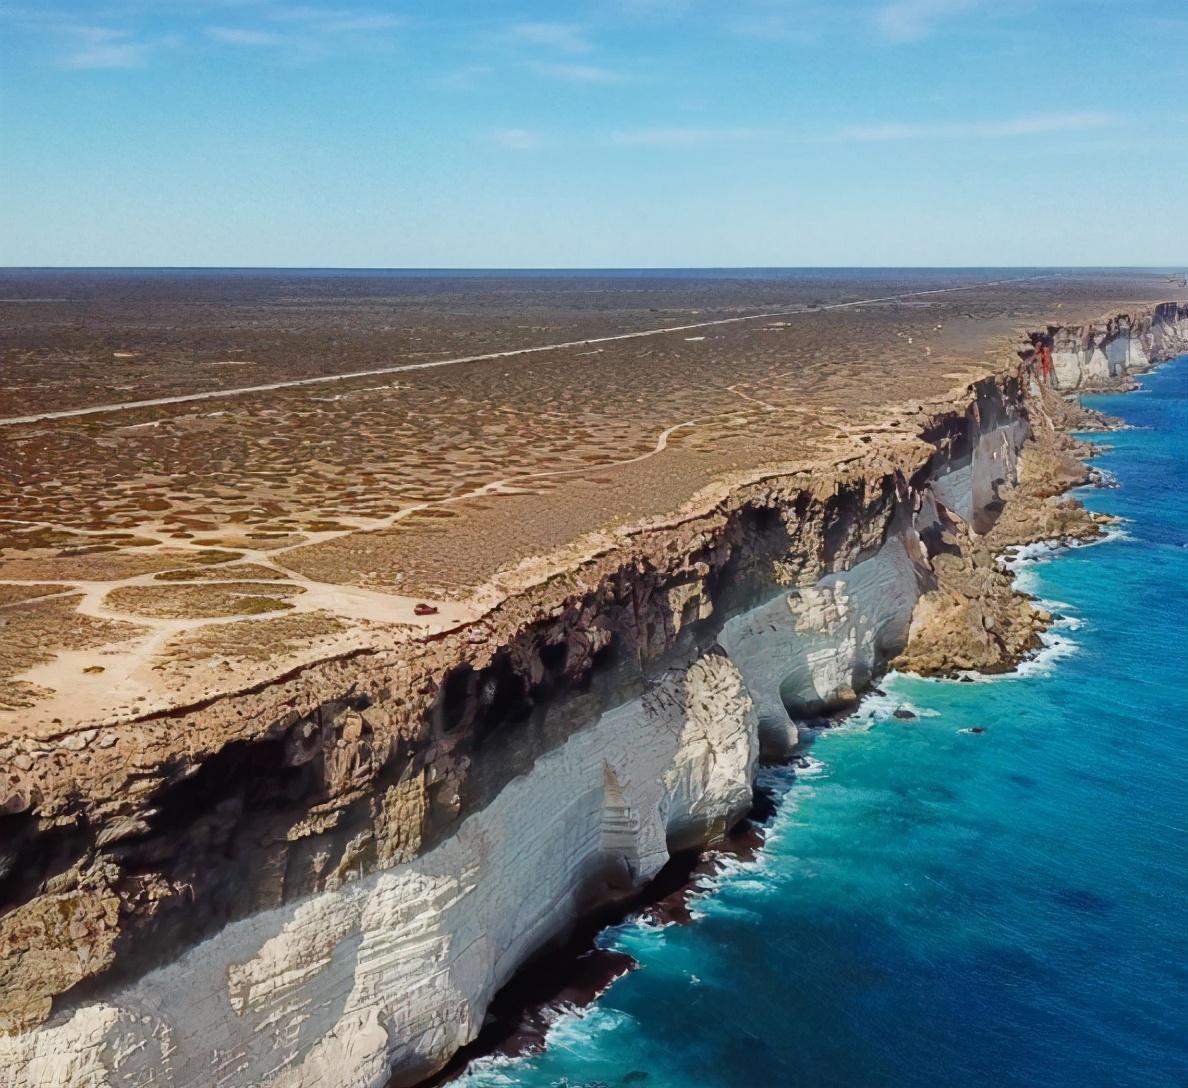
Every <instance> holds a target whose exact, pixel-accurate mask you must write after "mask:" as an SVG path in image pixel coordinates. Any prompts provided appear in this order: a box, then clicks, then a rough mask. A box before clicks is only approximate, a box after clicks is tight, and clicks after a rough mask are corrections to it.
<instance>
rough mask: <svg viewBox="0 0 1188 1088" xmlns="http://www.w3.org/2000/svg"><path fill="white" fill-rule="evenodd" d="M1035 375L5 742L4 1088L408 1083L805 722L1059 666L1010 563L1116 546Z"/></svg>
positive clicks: (1128, 359)
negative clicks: (456, 587)
mask: <svg viewBox="0 0 1188 1088" xmlns="http://www.w3.org/2000/svg"><path fill="white" fill-rule="evenodd" d="M1032 343H1033V344H1035V345H1037V348H1038V347H1040V346H1043V345H1047V346H1048V347H1049V348H1050V350H1051V352H1052V361H1053V366H1054V373H1055V379H1056V380H1055V382H1054V384H1055V385H1056V386H1057V388H1060V389H1066V388H1081V387H1084V386H1086V385H1096V384H1100V380H1101V379H1100V377H1099V371H1101V369H1102V362H1101V360H1102V359H1103V358H1104V359H1105V361H1106V365H1107V369H1106V377H1108V378H1109V379H1110V380H1113V381H1115V382H1117V381H1120V380H1125V378H1126V377H1127V375H1128V374H1129V373H1130V372H1131V371H1132V370H1134V369H1141V368H1142V367H1145V366H1147V365H1150V364H1151V363H1152V362H1155V361H1158V360H1159V359H1162V358H1166V357H1170V356H1172V355H1174V354H1178V353H1180V352H1183V351H1185V350H1188V307H1185V306H1183V305H1182V304H1180V305H1176V304H1171V305H1169V306H1162V307H1158V308H1156V309H1155V310H1154V311H1152V312H1151V313H1149V314H1141V315H1136V316H1134V317H1128V318H1125V319H1123V318H1117V319H1114V320H1113V321H1111V322H1108V323H1105V324H1104V325H1103V326H1102V327H1101V329H1099V328H1098V327H1097V326H1087V327H1083V328H1078V329H1062V328H1049V329H1048V330H1046V331H1045V332H1042V333H1037V334H1035V335H1034V336H1033V337H1032ZM1023 356H1024V358H1023V362H1022V363H1021V364H1020V361H1019V356H1018V355H1017V354H1014V353H1013V352H1010V351H1008V352H1005V353H1004V356H1003V358H1002V359H1001V360H1000V365H999V366H998V367H997V368H995V369H992V368H987V373H986V374H985V376H983V377H982V378H980V379H978V380H976V381H974V382H972V383H968V384H963V385H961V386H960V387H959V388H957V389H955V390H953V391H951V392H950V393H949V394H947V395H946V396H944V397H942V398H940V399H938V401H936V402H935V403H933V404H929V405H926V406H919V405H915V406H910V407H905V408H903V409H902V410H901V411H899V412H889V413H888V419H887V425H886V427H885V429H884V430H882V431H881V432H879V433H877V434H874V435H866V436H864V440H863V439H857V440H856V441H855V443H854V446H853V448H852V449H849V450H847V451H844V453H842V454H839V457H838V459H837V460H836V461H835V462H834V463H833V464H832V465H831V466H821V465H817V466H812V468H811V469H808V468H805V467H803V466H788V467H786V468H782V469H779V468H777V469H772V470H771V471H767V472H764V473H762V474H756V475H755V476H753V477H752V478H746V479H731V480H726V481H723V482H721V483H719V484H717V485H714V487H712V488H709V489H707V491H706V492H704V493H703V494H702V495H701V496H699V497H698V500H697V501H696V502H695V503H693V504H691V505H690V507H689V508H687V509H685V510H683V511H681V512H679V513H678V514H676V515H674V516H673V517H672V518H670V519H668V520H667V521H665V522H663V523H652V524H649V525H647V526H642V527H640V528H639V529H638V530H637V531H635V532H633V533H630V534H622V535H620V536H619V537H618V538H616V539H614V540H612V541H608V542H604V543H603V544H602V545H601V546H597V547H591V548H590V549H589V551H588V552H587V554H585V555H584V556H582V557H581V558H580V559H578V560H575V561H573V562H569V563H567V564H565V565H559V566H557V567H556V568H555V569H553V570H552V571H551V572H550V573H549V574H548V576H547V577H545V578H543V579H541V580H539V581H536V582H535V583H533V584H531V585H529V586H527V587H525V588H524V590H523V591H522V592H520V593H518V594H515V595H512V596H509V597H508V598H507V599H505V600H504V601H503V602H502V603H501V604H499V605H497V606H496V607H494V608H492V609H491V611H489V612H488V613H487V614H486V615H485V616H483V617H482V618H481V619H480V620H478V621H476V622H474V623H469V624H466V625H463V626H462V627H460V628H458V629H457V630H454V631H452V632H449V633H446V634H444V635H441V636H439V637H436V638H434V639H432V640H426V641H425V642H422V643H418V644H414V645H412V646H409V647H401V648H398V649H390V650H383V651H381V650H375V651H359V652H355V653H352V654H350V655H347V656H344V657H341V658H338V659H335V660H332V661H328V662H323V663H321V664H318V665H315V666H311V667H309V668H307V669H303V670H300V671H298V672H297V673H295V674H294V675H291V676H288V677H281V678H277V679H276V680H275V681H273V682H270V683H267V684H263V685H261V686H260V687H259V688H258V689H256V690H252V691H248V692H242V693H239V694H238V695H236V696H234V697H229V698H220V699H215V700H211V701H210V702H208V703H205V704H200V705H195V706H191V707H183V708H178V709H177V710H175V711H174V712H172V713H171V714H168V715H159V716H157V717H154V718H150V719H145V720H141V721H137V722H133V723H122V724H116V725H111V726H99V725H96V726H90V725H78V726H75V727H72V728H64V729H63V731H62V733H61V734H60V735H59V736H57V737H55V738H52V739H51V740H44V739H39V740H37V741H35V742H34V741H29V740H23V739H20V738H17V739H13V740H10V741H6V742H4V745H3V751H0V766H2V767H3V768H4V772H3V776H2V777H0V783H2V784H3V786H4V789H3V791H2V796H0V801H3V811H4V812H5V815H3V816H2V817H0V832H2V837H0V842H2V844H3V845H2V847H0V849H2V851H3V853H2V854H0V878H2V881H3V884H2V893H3V904H4V907H3V909H4V913H3V914H2V915H0V1028H2V1029H3V1030H4V1031H5V1032H6V1033H7V1034H5V1035H4V1036H3V1037H0V1085H3V1086H4V1088H10V1086H11V1088H33V1086H36V1088H48V1086H49V1085H80V1086H81V1085H87V1086H95V1088H100V1086H121V1088H123V1086H131V1085H138V1086H139V1085H152V1084H156V1085H170V1086H194V1088H197V1086H206V1085H210V1084H220V1085H244V1084H252V1085H275V1086H281V1088H299V1086H300V1088H308V1086H312V1085H315V1084H333V1085H335V1086H340V1088H348V1086H350V1088H354V1086H363V1085H381V1084H384V1083H386V1082H387V1080H388V1078H389V1077H390V1076H392V1075H393V1073H394V1074H395V1075H396V1077H397V1079H398V1081H399V1082H403V1083H412V1082H414V1081H416V1080H417V1079H419V1078H421V1077H423V1076H425V1075H426V1074H428V1073H430V1072H431V1071H432V1070H434V1069H436V1068H438V1067H440V1065H442V1064H443V1063H444V1062H445V1061H446V1060H447V1059H448V1058H449V1056H450V1055H451V1054H452V1053H453V1052H454V1050H456V1049H457V1048H458V1047H459V1046H461V1045H462V1044H463V1043H465V1042H466V1041H467V1040H468V1039H470V1038H472V1037H473V1036H474V1035H475V1034H476V1033H477V1031H478V1029H479V1027H480V1026H481V1023H482V1018H483V1014H484V1011H485V1008H486V1005H487V1003H488V1002H489V1001H490V998H491V996H492V995H493V994H494V992H495V991H496V990H497V989H498V988H499V987H500V986H501V985H503V984H504V983H505V982H506V981H507V980H508V979H509V978H510V977H511V975H512V974H513V973H514V972H515V970H516V969H517V968H518V967H519V966H520V965H521V964H522V963H523V962H524V961H525V960H526V959H527V958H528V957H529V956H530V955H531V954H532V953H534V952H535V951H538V950H539V949H540V948H541V947H542V946H543V945H545V944H546V943H547V942H548V941H550V940H552V939H556V938H558V937H559V936H561V935H562V934H563V933H564V932H565V930H566V928H567V927H568V926H569V925H570V924H572V922H573V921H574V920H575V919H576V918H577V917H579V916H580V915H581V914H582V913H583V912H585V911H587V910H589V909H590V908H592V907H593V906H595V905H597V904H599V903H605V902H607V901H608V900H610V899H613V898H615V897H618V896H625V895H628V894H630V893H631V892H632V891H634V890H635V889H637V888H638V887H639V886H640V885H641V884H642V883H644V882H646V881H647V880H648V879H649V878H650V877H652V876H653V875H654V874H655V873H656V872H657V871H658V869H659V868H660V867H661V866H662V865H663V863H664V861H665V860H666V859H667V858H668V856H669V851H670V850H672V849H676V848H681V847H687V846H691V845H693V846H695V845H700V844H705V843H710V842H713V841H714V840H715V839H716V838H719V837H720V836H721V835H723V834H724V833H725V831H726V830H727V829H728V828H729V827H730V826H731V825H732V824H733V823H734V822H735V821H737V820H738V819H739V818H741V816H742V815H743V814H744V813H745V812H746V810H747V808H748V805H749V800H750V791H751V780H752V776H753V771H754V767H755V764H756V761H757V759H758V758H759V756H760V754H761V753H762V754H763V755H766V756H771V757H777V756H780V755H783V754H786V753H787V752H788V751H789V750H790V749H791V747H792V746H793V745H794V744H795V740H796V721H797V719H804V718H811V717H815V716H817V715H821V714H826V713H831V712H834V711H836V710H839V709H844V708H845V707H846V706H847V705H849V704H850V703H852V702H853V700H854V699H855V698H856V697H857V694H858V693H859V692H860V691H861V690H862V689H863V688H864V687H866V686H867V685H869V684H870V682H871V681H872V679H873V678H874V677H876V676H877V675H878V674H879V672H880V671H882V670H884V669H885V668H886V667H887V666H888V665H889V664H890V663H892V662H895V663H896V664H898V665H900V666H901V667H911V668H916V669H918V670H919V671H924V672H944V671H951V670H954V669H959V668H987V669H993V668H1001V667H1006V666H1007V665H1009V664H1010V663H1011V662H1012V661H1013V660H1016V659H1017V658H1018V657H1019V656H1020V655H1021V654H1024V653H1026V652H1028V650H1030V649H1033V648H1034V647H1035V646H1036V645H1037V644H1038V636H1039V632H1040V631H1041V630H1042V628H1043V625H1044V623H1045V622H1046V617H1045V616H1044V615H1043V614H1042V613H1041V612H1038V611H1037V610H1036V609H1035V608H1034V607H1033V606H1032V605H1031V604H1030V603H1029V602H1028V601H1026V600H1025V599H1024V598H1022V597H1020V596H1019V595H1017V594H1015V593H1014V592H1013V591H1012V590H1011V588H1010V584H1009V580H1008V578H1007V576H1006V575H1005V574H1003V573H1002V572H1001V571H999V570H997V568H996V566H995V564H994V561H993V558H994V555H995V553H996V552H997V551H1000V550H1001V548H1002V547H1005V546H1006V545H1008V544H1011V543H1018V542H1022V541H1023V540H1029V539H1040V538H1043V537H1050V536H1078V535H1088V534H1091V533H1094V532H1096V531H1097V527H1096V526H1095V525H1094V524H1093V523H1092V521H1091V519H1089V518H1088V516H1087V515H1085V514H1084V512H1083V511H1081V510H1080V508H1079V507H1078V506H1076V505H1075V504H1072V503H1070V502H1069V501H1067V500H1063V501H1062V500H1059V499H1057V498H1056V497H1055V496H1056V495H1058V493H1059V491H1061V490H1062V489H1063V488H1065V487H1067V486H1068V485H1069V484H1071V483H1074V482H1077V481H1078V480H1081V479H1084V475H1083V471H1082V470H1080V469H1079V468H1078V465H1077V462H1076V459H1075V453H1076V448H1075V445H1074V444H1073V443H1071V442H1070V441H1069V440H1067V439H1066V438H1065V437H1064V435H1063V431H1062V427H1063V426H1064V425H1065V423H1066V419H1065V413H1066V412H1067V408H1066V406H1065V405H1064V404H1063V402H1062V401H1060V400H1059V398H1058V397H1057V396H1056V395H1055V394H1053V393H1052V391H1051V390H1050V389H1048V388H1045V387H1044V386H1043V384H1042V383H1041V382H1040V381H1039V380H1037V368H1036V365H1035V357H1033V356H1032V354H1031V353H1030V352H1029V351H1028V350H1026V349H1025V350H1024V351H1023ZM1110 368H1114V369H1110ZM178 735H183V736H186V737H190V738H192V741H191V742H190V744H189V747H188V751H186V753H185V755H184V756H179V755H178V754H177V748H178V746H177V743H176V737H177V736H178Z"/></svg>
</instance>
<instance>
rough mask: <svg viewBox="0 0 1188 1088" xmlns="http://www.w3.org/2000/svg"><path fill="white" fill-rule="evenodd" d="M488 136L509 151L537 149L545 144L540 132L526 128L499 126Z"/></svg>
mask: <svg viewBox="0 0 1188 1088" xmlns="http://www.w3.org/2000/svg"><path fill="white" fill-rule="evenodd" d="M488 138H489V139H490V140H491V142H492V143H495V144H498V145H499V146H500V147H503V148H506V149H507V150H508V151H536V150H538V149H540V148H542V147H544V145H545V138H544V137H543V136H542V135H541V134H540V133H539V132H533V131H532V130H531V129H526V128H498V129H495V131H494V132H491V133H488Z"/></svg>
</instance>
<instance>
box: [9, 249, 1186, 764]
mask: <svg viewBox="0 0 1188 1088" xmlns="http://www.w3.org/2000/svg"><path fill="white" fill-rule="evenodd" d="M1168 279H1169V277H1168V276H1166V275H1163V274H1159V273H1154V272H1135V273H1133V274H1129V273H1116V272H1110V273H1105V272H1102V273H1094V272H1084V271H1077V272H1068V273H1061V272H1052V271H1042V272H1035V271H1028V270H1017V271H1002V270H981V271H979V270H969V271H945V272H911V271H904V272H898V273H897V272H855V273H845V272H841V271H822V272H817V273H804V272H801V273H796V274H784V275H781V274H775V273H773V274H759V273H756V274H753V275H747V274H745V273H734V274H718V275H713V274H695V273H694V274H691V273H681V274H674V275H666V274H664V273H645V274H632V275H623V274H619V275H615V274H606V275H599V274H595V273H591V274H583V275H571V276H567V275H555V274H554V275H515V274H509V275H499V274H486V275H481V276H479V275H449V274H445V273H443V274H440V275H415V276H414V275H403V274H401V275H397V274H383V273H320V272H269V273H263V272H261V273H255V272H251V271H243V272H233V273H220V272H216V271H193V272H188V271H176V272H168V271H165V272H146V273H137V272H134V271H119V272H116V271H112V272H103V271H99V272H84V271H79V272H67V271H61V272H54V271H46V272H37V271H22V272H14V271H9V272H4V273H2V274H0V281H2V282H0V314H2V317H3V320H2V321H0V350H2V356H0V358H2V369H0V626H2V627H3V638H2V639H0V730H3V731H8V732H12V731H20V732H23V733H26V734H29V733H33V734H43V735H46V736H51V735H54V734H57V733H59V732H61V731H62V730H63V729H64V728H66V729H69V728H72V727H75V726H78V725H80V724H84V723H87V724H90V723H94V724H98V723H101V722H104V721H116V720H122V721H128V720H129V719H135V718H137V717H140V716H145V715H149V714H154V713H159V712H161V711H162V710H167V709H169V708H170V707H171V706H174V705H181V704H192V703H194V702H195V701H196V700H202V699H209V698H211V697H213V696H216V695H219V694H223V693H230V692H234V691H236V690H239V689H242V688H245V687H247V686H249V685H252V684H258V683H260V682H262V681H266V680H267V679H269V678H270V677H271V676H275V675H281V674H285V673H288V672H290V671H292V670H293V669H295V668H299V667H300V666H302V665H304V664H307V663H310V662H312V661H316V660H319V659H322V658H326V657H328V656H332V655H335V654H341V653H343V652H344V651H346V650H349V649H351V648H355V647H360V646H367V645H377V644H383V645H389V646H390V645H392V644H393V643H398V642H402V641H407V640H415V639H424V638H427V637H433V636H435V635H437V634H439V633H440V632H442V631H443V630H446V629H450V628H454V627H456V626H458V625H459V624H463V623H465V622H467V621H470V620H473V619H475V618H476V617H478V616H479V615H481V614H482V613H483V611H484V610H485V609H488V608H490V607H491V606H492V605H493V604H494V603H496V602H497V601H499V600H501V599H503V598H504V597H505V596H506V595H507V594H508V593H509V592H513V591H514V590H515V589H516V588H517V587H518V586H522V585H525V584H528V583H530V582H531V581H533V580H534V579H537V578H539V577H541V576H542V575H543V574H544V573H546V572H547V571H549V570H550V569H556V568H557V566H558V564H562V565H563V563H564V559H565V556H566V554H572V553H574V550H575V549H576V550H578V551H582V550H587V551H588V550H589V549H590V548H591V547H596V546H598V544H599V542H600V541H602V542H605V541H606V540H609V539H612V538H613V536H614V534H615V533H617V532H624V531H629V530H631V529H632V528H637V527H640V526H643V525H646V524H647V523H648V522H649V520H654V519H658V518H663V517H664V516H665V515H671V514H674V513H676V512H678V511H679V510H680V509H681V508H682V506H684V505H685V504H687V503H689V502H690V501H691V500H693V499H694V497H695V496H696V495H697V494H698V493H699V492H700V491H702V489H704V488H706V487H707V486H708V485H710V484H711V483H713V482H714V481H716V480H720V479H722V478H724V477H725V476H727V475H730V474H740V473H741V474H747V473H754V472H755V471H757V470H762V469H764V468H765V467H766V466H777V465H779V466H787V465H789V464H801V465H803V466H805V467H811V466H812V465H813V464H815V463H821V462H822V461H829V462H830V463H831V464H832V463H833V461H835V460H836V459H837V458H838V457H840V456H844V454H845V452H846V450H848V449H850V447H851V446H852V444H853V443H854V442H855V441H859V442H860V441H862V437H863V435H864V433H868V432H870V431H872V430H879V429H885V428H886V427H888V426H891V427H894V426H897V425H898V424H897V422H896V419H897V418H900V417H898V416H897V413H896V411H895V410H893V409H895V408H897V407H902V408H905V409H907V410H908V411H909V412H910V411H911V410H912V408H913V407H915V408H919V406H920V405H921V404H923V403H925V402H927V401H928V400H929V398H932V397H935V396H937V395H938V394H941V393H943V392H944V391H945V390H947V389H950V388H952V387H953V386H955V385H958V384H959V383H961V382H962V381H964V380H968V379H971V378H973V377H975V376H976V375H977V374H978V373H980V372H981V371H982V370H984V369H985V367H986V361H987V359H988V358H990V357H991V356H993V355H994V353H996V352H997V353H1001V352H1002V351H1004V350H1009V349H1010V346H1011V344H1012V342H1013V341H1015V340H1017V338H1018V336H1019V334H1020V333H1021V331H1022V330H1024V329H1030V328H1034V327H1038V326H1041V325H1043V324H1044V323H1045V322H1048V321H1051V320H1060V321H1062V322H1064V321H1067V322H1079V321H1086V320H1091V319H1095V318H1098V317H1100V316H1101V315H1104V314H1107V313H1109V314H1112V313H1115V312H1120V311H1122V312H1124V311H1126V310H1127V309H1128V308H1130V307H1139V306H1142V305H1144V304H1147V303H1151V302H1156V301H1160V300H1163V299H1165V298H1168V297H1172V296H1173V295H1174V294H1175V292H1176V291H1177V290H1179V288H1177V287H1173V286H1171V285H1170V284H1169V282H1168ZM179 740H180V738H179ZM183 743H184V742H183Z"/></svg>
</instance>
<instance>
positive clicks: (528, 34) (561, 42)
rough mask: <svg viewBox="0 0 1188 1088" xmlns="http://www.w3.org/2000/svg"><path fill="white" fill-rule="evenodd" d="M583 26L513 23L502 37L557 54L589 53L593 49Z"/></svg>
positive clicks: (573, 24) (572, 24) (574, 24)
mask: <svg viewBox="0 0 1188 1088" xmlns="http://www.w3.org/2000/svg"><path fill="white" fill-rule="evenodd" d="M588 34H589V32H588V31H587V29H586V28H585V27H584V26H580V25H578V24H576V23H543V22H528V23H515V24H513V25H512V26H510V27H508V28H507V30H506V31H505V33H504V35H503V37H504V38H505V39H506V40H507V41H510V42H515V43H519V44H523V45H536V46H542V47H544V48H547V49H553V50H556V51H557V52H559V53H589V52H590V51H591V49H592V48H593V47H592V46H591V45H590V40H589V37H588Z"/></svg>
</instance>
